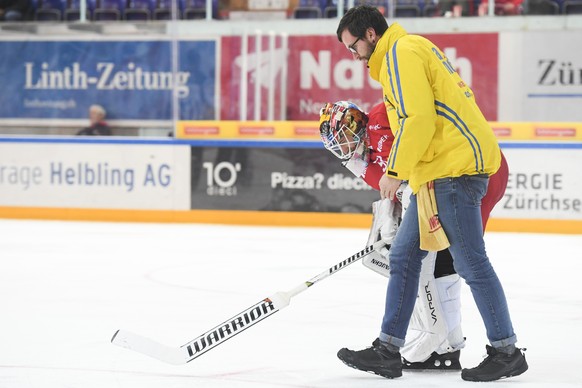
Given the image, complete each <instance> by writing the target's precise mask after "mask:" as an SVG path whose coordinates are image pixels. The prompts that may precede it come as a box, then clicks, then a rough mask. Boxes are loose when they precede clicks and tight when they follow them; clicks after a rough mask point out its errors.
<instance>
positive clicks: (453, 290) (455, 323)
mask: <svg viewBox="0 0 582 388" xmlns="http://www.w3.org/2000/svg"><path fill="white" fill-rule="evenodd" d="M435 283H436V286H437V289H438V293H439V299H440V302H441V306H442V311H443V316H444V319H445V321H446V323H447V327H448V331H449V333H448V336H447V341H446V343H444V344H443V345H445V348H443V349H440V351H439V353H444V352H445V351H448V352H453V351H456V350H459V349H462V348H464V347H465V338H464V337H463V330H462V328H461V284H462V282H461V277H460V276H459V275H457V274H453V275H448V276H443V277H440V278H437V279H435Z"/></svg>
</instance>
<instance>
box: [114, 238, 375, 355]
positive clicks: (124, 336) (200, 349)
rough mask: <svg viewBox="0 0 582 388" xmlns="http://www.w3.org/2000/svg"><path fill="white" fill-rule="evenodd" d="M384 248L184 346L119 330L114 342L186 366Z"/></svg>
mask: <svg viewBox="0 0 582 388" xmlns="http://www.w3.org/2000/svg"><path fill="white" fill-rule="evenodd" d="M383 245H384V243H383V242H382V241H379V242H377V243H375V244H374V245H370V246H367V247H366V248H364V249H363V250H361V251H359V252H357V253H355V254H353V255H352V256H350V257H348V258H347V259H345V260H343V261H341V262H339V263H338V264H336V265H334V266H333V267H330V268H328V269H327V270H326V271H324V272H322V273H320V274H319V275H317V276H315V277H313V278H311V279H309V280H308V281H306V282H303V283H301V284H300V285H298V286H297V287H295V288H294V289H292V290H290V291H287V292H277V293H276V294H274V295H272V296H270V297H268V298H265V299H263V300H261V301H259V302H258V303H256V304H254V305H252V306H251V307H249V308H247V309H245V310H243V311H241V312H240V313H238V314H237V315H235V316H233V317H232V318H230V319H227V320H226V321H224V322H222V323H221V324H219V325H218V326H216V327H214V328H212V329H210V330H208V331H207V332H205V333H204V334H202V335H200V336H198V337H196V338H195V339H193V340H192V341H189V342H187V343H186V344H184V345H182V346H180V347H171V346H167V345H164V344H161V343H159V342H156V341H154V340H151V339H149V338H147V337H143V336H141V335H139V334H135V333H132V332H130V331H127V330H117V332H115V334H114V335H113V338H112V339H111V343H113V344H114V345H117V346H120V347H122V348H126V349H130V350H133V351H135V352H138V353H142V354H144V355H146V356H149V357H152V358H155V359H157V360H160V361H163V362H165V363H168V364H173V365H181V364H186V363H188V362H190V361H192V360H194V359H196V358H198V357H200V356H201V355H203V354H205V353H207V352H208V351H210V350H212V349H214V348H215V347H217V346H218V345H220V344H222V343H224V342H225V341H227V340H229V339H231V338H232V337H234V336H235V335H237V334H239V333H242V332H243V331H244V330H246V329H248V328H249V327H251V326H253V325H255V324H257V323H259V322H261V321H262V320H264V319H266V318H268V317H270V316H271V315H273V314H275V313H276V312H278V311H279V310H281V309H283V308H285V307H287V306H288V305H289V302H290V301H291V298H292V297H294V296H295V295H297V294H299V293H301V292H303V291H305V290H306V289H308V288H309V287H311V286H312V285H314V284H315V283H317V282H319V281H320V280H323V279H325V278H327V277H329V276H331V275H333V274H334V273H336V272H338V271H339V270H341V269H343V268H345V267H347V266H348V265H350V264H352V263H354V262H356V261H358V260H360V259H361V258H362V257H364V256H367V255H369V254H370V253H371V252H372V251H374V249H379V248H381V247H382V246H383Z"/></svg>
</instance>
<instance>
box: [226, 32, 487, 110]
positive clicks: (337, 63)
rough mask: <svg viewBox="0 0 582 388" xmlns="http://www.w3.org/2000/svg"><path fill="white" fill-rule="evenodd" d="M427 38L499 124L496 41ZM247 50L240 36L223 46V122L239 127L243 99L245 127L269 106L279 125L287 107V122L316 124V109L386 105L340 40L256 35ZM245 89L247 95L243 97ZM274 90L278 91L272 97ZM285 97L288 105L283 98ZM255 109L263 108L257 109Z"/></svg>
mask: <svg viewBox="0 0 582 388" xmlns="http://www.w3.org/2000/svg"><path fill="white" fill-rule="evenodd" d="M425 36H426V37H427V38H428V39H430V40H432V41H433V42H434V43H435V44H436V45H437V46H438V47H440V48H441V50H443V51H444V53H445V55H447V57H448V59H449V61H450V62H451V63H452V64H453V66H455V67H456V68H457V70H458V71H459V73H460V75H461V77H463V79H464V80H465V82H467V84H469V85H470V86H471V88H472V89H473V91H474V93H475V97H476V99H477V102H478V103H479V106H480V107H481V110H482V111H483V114H484V115H485V117H486V118H487V119H488V120H490V121H495V120H497V92H498V87H497V84H498V69H497V67H498V34H497V33H473V34H429V35H425ZM242 42H243V38H241V37H240V36H231V37H223V38H222V44H221V46H222V50H221V115H220V117H221V119H222V120H238V119H241V98H242V99H243V100H244V101H243V104H245V105H246V109H243V111H244V112H245V113H244V114H246V118H245V119H255V120H256V119H260V120H265V119H267V116H266V110H267V107H269V106H270V108H269V109H271V111H272V112H276V114H275V116H274V117H273V119H275V120H279V119H280V117H279V116H278V115H279V112H281V111H282V109H281V104H282V103H283V104H285V105H286V107H285V109H284V112H285V113H286V119H287V120H317V119H318V115H319V109H320V108H321V107H322V106H323V104H324V103H325V102H328V101H337V100H351V101H354V102H356V103H358V104H359V105H360V106H362V108H363V109H365V110H369V109H370V108H371V107H372V106H373V105H374V104H375V103H377V102H379V101H381V99H382V92H381V88H380V85H379V84H377V83H376V81H374V80H372V79H371V78H370V77H369V75H368V71H367V68H366V66H365V64H364V63H362V62H359V61H355V60H353V59H352V56H351V54H350V52H349V51H348V50H346V49H345V47H344V46H343V45H342V44H341V43H339V42H338V40H337V38H336V37H335V35H307V36H289V37H288V38H285V37H282V36H277V37H275V38H273V37H267V36H261V35H258V37H257V36H249V37H247V42H246V45H244V46H241V44H242ZM285 46H287V53H286V55H285V52H284V51H285V49H284V47H285ZM241 47H245V48H246V52H247V55H246V57H244V56H241ZM285 64H286V68H285V70H284V65H285ZM243 72H244V73H245V76H246V79H245V78H243V77H242V76H241V74H242V73H243ZM282 76H284V77H285V80H284V82H282V80H281V77H282ZM241 80H242V82H241ZM257 83H259V85H257ZM245 85H246V88H244V89H245V90H246V92H244V93H242V94H241V87H244V86H245ZM269 88H273V89H274V90H272V91H271V93H269ZM257 91H258V93H257ZM282 93H283V94H284V97H285V98H280V97H281V94H282ZM257 102H258V104H260V106H259V107H258V109H255V105H256V103H257ZM270 104H271V105H270ZM243 106H244V105H243ZM257 112H260V113H259V114H260V117H257Z"/></svg>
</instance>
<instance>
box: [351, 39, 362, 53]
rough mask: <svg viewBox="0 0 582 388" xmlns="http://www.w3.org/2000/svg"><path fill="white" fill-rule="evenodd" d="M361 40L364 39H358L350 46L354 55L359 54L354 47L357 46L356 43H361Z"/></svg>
mask: <svg viewBox="0 0 582 388" xmlns="http://www.w3.org/2000/svg"><path fill="white" fill-rule="evenodd" d="M360 39H362V38H358V39H356V41H355V42H354V43H352V44H350V45H349V46H348V50H350V51H351V52H352V53H354V54H357V53H358V52H357V51H356V49H355V48H354V46H355V45H356V43H358V42H359V41H360Z"/></svg>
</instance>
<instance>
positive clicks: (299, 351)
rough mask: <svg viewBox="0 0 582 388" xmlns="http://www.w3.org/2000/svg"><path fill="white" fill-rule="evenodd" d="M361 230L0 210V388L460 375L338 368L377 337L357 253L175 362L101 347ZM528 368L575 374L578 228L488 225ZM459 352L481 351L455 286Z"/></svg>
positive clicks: (210, 312) (287, 268)
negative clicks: (279, 306)
mask: <svg viewBox="0 0 582 388" xmlns="http://www.w3.org/2000/svg"><path fill="white" fill-rule="evenodd" d="M367 234H368V231H367V230H363V229H322V228H280V227H273V228H268V227H230V226H216V225H193V224H133V223H83V222H54V221H15V220H0V236H1V237H0V262H1V270H0V312H1V318H0V328H1V330H0V388H182V387H188V388H197V387H211V388H214V387H217V388H218V387H220V388H238V387H244V388H262V387H275V388H278V387H321V388H323V387H326V388H348V387H349V388H351V387H354V388H356V387H358V388H359V387H366V388H375V387H382V388H384V387H392V386H394V387H457V386H459V387H461V386H463V387H467V386H472V384H478V385H479V386H480V387H482V386H490V384H486V383H469V382H464V381H462V380H461V378H460V373H457V372H448V373H443V372H416V373H411V372H405V374H404V376H403V377H402V378H400V379H396V380H387V379H384V378H381V377H378V376H375V375H372V374H367V373H363V372H360V371H356V370H354V369H351V368H348V367H346V366H344V365H343V364H342V363H341V362H340V361H339V360H338V359H337V357H336V352H337V351H338V349H340V348H342V347H350V348H352V349H362V348H364V347H367V346H370V344H371V342H372V341H373V340H374V339H375V338H376V337H377V335H378V331H379V326H380V320H381V317H382V312H383V304H384V296H385V287H386V279H385V278H383V277H381V276H379V275H377V274H376V273H374V272H372V271H370V270H368V269H366V268H365V267H363V266H362V265H361V263H359V262H357V263H355V264H353V265H351V266H349V267H347V268H345V269H343V270H342V271H340V272H338V273H336V274H334V275H333V276H331V277H329V278H327V279H325V280H323V281H321V282H319V283H317V284H316V285H315V286H313V287H311V288H310V289H308V290H306V291H305V292H303V293H301V294H299V295H297V296H296V297H294V298H293V299H292V301H291V304H290V305H289V306H288V307H287V308H285V309H283V310H281V311H280V312H278V313H276V314H275V315H273V316H271V317H269V318H268V319H266V320H265V321H262V322H260V323H258V324H257V325H255V326H253V327H251V328H249V329H248V330H247V331H245V332H243V333H241V334H240V335H238V336H236V337H234V338H232V339H231V340H229V341H227V342H226V343H224V344H222V345H220V346H218V347H217V348H215V349H213V350H212V351H210V352H208V353H207V354H205V355H203V356H201V357H200V358H198V359H195V360H194V361H192V362H191V363H189V364H186V365H183V366H172V365H166V364H164V363H161V362H159V361H157V360H154V359H150V358H148V357H146V356H143V355H141V354H138V353H135V352H132V351H129V350H126V349H122V348H119V347H116V346H113V345H112V344H111V343H110V339H111V337H112V335H113V333H114V332H115V331H116V330H117V329H119V328H123V329H127V330H131V331H134V332H136V333H139V334H142V335H145V336H148V337H151V338H153V339H156V340H158V341H160V342H162V343H166V344H168V345H172V346H176V347H178V346H180V345H182V344H184V343H186V342H187V341H189V340H191V339H193V338H195V337H197V336H198V335H200V334H202V333H204V332H205V331H207V330H209V329H211V328H213V327H214V326H216V325H218V324H219V323H221V322H223V321H225V320H226V319H228V318H230V317H231V316H233V315H235V314H237V313H239V312H240V311H242V310H244V309H245V308H247V307H250V306H251V305H253V304H255V303H256V302H258V301H259V300H261V299H263V298H265V297H268V296H270V295H271V294H273V293H275V292H277V291H287V290H289V289H292V288H294V287H295V286H297V285H299V284H300V283H302V282H303V281H305V280H308V279H310V278H312V277H314V276H315V275H318V274H319V273H320V272H322V271H324V270H326V269H327V268H328V267H330V266H332V265H334V264H336V263H338V262H340V261H342V260H344V259H346V258H348V257H349V256H351V255H352V254H354V253H356V252H358V251H359V250H361V249H362V248H363V247H364V245H365V242H366V240H367ZM486 242H487V248H488V253H489V256H490V258H491V260H492V262H493V265H494V267H495V269H496V271H497V273H498V275H499V277H500V278H501V281H502V283H503V285H504V287H505V292H506V294H507V297H508V302H509V307H510V310H511V314H512V318H513V324H514V327H515V330H516V333H517V336H518V339H519V342H518V346H520V347H526V348H528V350H527V352H526V357H527V360H528V363H529V366H530V369H529V371H528V372H526V373H525V374H524V375H522V376H520V377H516V378H512V379H508V380H503V381H499V382H496V383H491V384H495V387H540V388H542V387H543V388H546V387H582V356H581V352H582V334H581V331H582V292H581V291H580V289H581V287H580V284H581V281H580V279H581V273H582V236H579V235H578V236H572V235H570V236H566V235H542V234H517V233H513V234H512V233H489V234H487V235H486ZM463 328H464V334H465V336H466V337H467V347H466V348H465V349H464V350H463V351H462V354H461V363H462V364H463V365H464V366H467V367H473V366H475V365H477V364H478V363H479V362H480V361H481V360H482V357H483V355H484V354H485V344H486V338H485V329H484V327H483V325H482V323H481V319H480V317H479V315H478V313H477V310H476V307H475V304H474V302H473V299H472V297H471V294H470V292H469V290H468V287H467V286H466V285H464V286H463Z"/></svg>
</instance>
